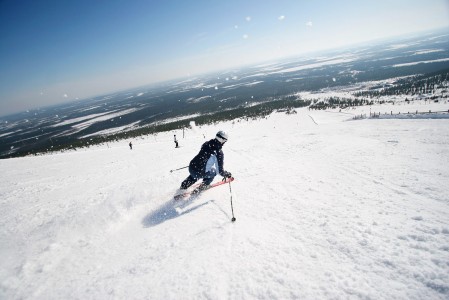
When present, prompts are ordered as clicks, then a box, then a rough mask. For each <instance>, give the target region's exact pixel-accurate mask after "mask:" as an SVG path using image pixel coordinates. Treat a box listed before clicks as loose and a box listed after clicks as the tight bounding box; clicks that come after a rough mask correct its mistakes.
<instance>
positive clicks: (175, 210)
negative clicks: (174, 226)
mask: <svg viewBox="0 0 449 300" xmlns="http://www.w3.org/2000/svg"><path fill="white" fill-rule="evenodd" d="M195 198H196V197H190V198H189V199H187V200H177V201H175V200H173V199H170V200H169V201H168V202H166V203H165V204H163V205H161V206H160V207H159V208H157V209H156V210H154V211H152V212H151V213H149V214H148V215H147V216H145V218H143V220H142V224H143V226H144V227H153V226H156V225H159V224H161V223H163V222H165V221H168V220H170V219H174V218H177V217H179V216H182V215H185V214H188V213H190V212H192V211H194V210H196V209H198V208H200V207H201V206H204V205H206V204H209V203H210V202H213V200H210V201H207V202H204V203H201V204H198V205H195V206H193V207H191V208H189V209H187V210H183V208H185V207H187V206H188V205H190V204H191V203H192V202H193V200H194V199H195Z"/></svg>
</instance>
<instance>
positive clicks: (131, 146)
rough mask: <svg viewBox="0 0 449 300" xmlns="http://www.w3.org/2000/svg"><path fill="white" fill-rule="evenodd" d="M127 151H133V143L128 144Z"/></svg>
mask: <svg viewBox="0 0 449 300" xmlns="http://www.w3.org/2000/svg"><path fill="white" fill-rule="evenodd" d="M129 149H131V150H133V143H132V142H129Z"/></svg>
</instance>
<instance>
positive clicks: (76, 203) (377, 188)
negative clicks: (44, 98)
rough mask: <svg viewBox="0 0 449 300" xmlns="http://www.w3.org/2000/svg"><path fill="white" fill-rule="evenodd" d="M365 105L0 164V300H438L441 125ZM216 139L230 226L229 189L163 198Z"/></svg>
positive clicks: (443, 230) (448, 190)
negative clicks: (223, 137) (221, 142)
mask: <svg viewBox="0 0 449 300" xmlns="http://www.w3.org/2000/svg"><path fill="white" fill-rule="evenodd" d="M447 106H448V105H447V104H446V107H445V108H444V109H445V110H447V109H448V107H447ZM368 109H369V108H367V107H364V108H363V107H362V108H358V109H356V110H351V111H345V112H343V113H339V112H338V111H331V112H324V111H308V110H307V109H301V110H298V114H296V115H286V114H280V113H278V114H273V115H271V116H270V117H269V118H268V119H264V120H258V121H248V122H235V123H232V122H228V123H224V124H220V125H217V126H207V127H202V128H194V129H193V130H188V131H186V132H185V134H186V137H185V138H184V139H183V138H182V132H181V131H179V132H171V133H167V134H159V135H158V136H156V137H154V136H151V137H145V138H142V139H136V140H134V141H133V144H134V147H133V148H134V149H133V150H130V149H129V147H128V142H129V141H122V142H120V143H116V144H110V145H109V148H108V147H106V146H98V147H92V148H90V149H88V150H81V151H77V152H71V153H63V154H55V155H47V156H39V157H26V158H16V159H8V160H0V170H1V174H2V180H1V181H0V199H1V200H0V224H1V227H0V257H1V260H0V298H1V299H22V298H23V299H298V298H300V299H346V298H353V299H358V298H362V299H448V297H449V186H448V182H449V120H447V119H446V120H438V119H437V120H435V119H432V120H382V119H380V120H359V121H347V120H348V119H350V118H351V117H352V115H351V114H356V113H361V112H362V110H365V111H366V110H368ZM373 109H374V108H373ZM375 109H376V111H378V110H379V109H384V110H385V111H387V112H389V111H390V107H376V108H375ZM219 129H223V130H226V131H228V132H229V134H230V140H229V142H228V143H227V144H226V145H225V147H224V153H225V168H226V169H227V170H229V171H231V172H232V173H233V175H234V176H235V178H236V180H235V181H234V182H233V183H232V193H233V203H234V212H235V217H236V218H237V221H236V222H235V223H232V222H231V221H230V220H231V217H232V215H231V207H230V191H229V186H228V185H224V186H220V187H217V188H215V189H212V190H209V191H206V192H205V193H204V194H202V195H201V196H200V197H198V198H196V199H194V200H193V201H190V202H187V203H184V204H183V205H181V207H177V208H175V204H174V202H173V201H172V196H173V194H174V192H175V190H176V189H177V188H178V187H179V184H180V182H181V181H182V180H183V179H184V178H185V177H186V176H187V175H188V173H187V171H186V170H185V169H184V170H180V171H177V172H173V173H170V172H169V170H171V169H175V168H179V167H183V166H185V165H187V164H188V162H189V161H190V159H191V158H192V157H193V156H194V155H195V154H196V153H197V152H198V150H199V148H200V146H201V144H202V143H203V142H204V141H205V139H204V137H203V134H204V135H205V136H206V139H209V138H212V137H213V136H214V134H215V132H216V131H218V130H219ZM173 134H177V137H178V139H179V140H180V145H181V146H182V147H181V148H179V149H175V148H174V143H173ZM217 180H218V178H217Z"/></svg>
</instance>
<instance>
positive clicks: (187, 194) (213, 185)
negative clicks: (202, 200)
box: [173, 177, 234, 200]
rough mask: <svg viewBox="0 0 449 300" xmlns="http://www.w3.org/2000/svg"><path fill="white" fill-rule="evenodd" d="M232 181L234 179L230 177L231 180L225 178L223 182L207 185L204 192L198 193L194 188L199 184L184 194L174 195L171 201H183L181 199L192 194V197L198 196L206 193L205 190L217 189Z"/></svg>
mask: <svg viewBox="0 0 449 300" xmlns="http://www.w3.org/2000/svg"><path fill="white" fill-rule="evenodd" d="M232 181H234V177H231V178H226V179H225V180H221V181H218V182H216V183H212V184H211V185H209V186H208V187H207V189H204V190H202V191H198V190H197V189H196V188H198V186H199V185H200V184H196V185H195V186H194V187H195V188H194V189H191V190H190V191H186V192H184V193H181V194H177V195H175V196H174V197H173V199H175V200H180V199H183V198H186V197H188V196H190V195H192V194H194V195H198V194H200V193H202V192H204V191H207V190H209V189H211V188H214V187H217V186H220V185H222V184H226V183H229V182H232ZM195 191H196V192H195Z"/></svg>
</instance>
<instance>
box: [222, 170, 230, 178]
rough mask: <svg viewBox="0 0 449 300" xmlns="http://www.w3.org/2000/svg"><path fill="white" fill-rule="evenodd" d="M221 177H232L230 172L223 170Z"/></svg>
mask: <svg viewBox="0 0 449 300" xmlns="http://www.w3.org/2000/svg"><path fill="white" fill-rule="evenodd" d="M223 177H224V178H231V177H232V174H231V172H228V171H224V172H223Z"/></svg>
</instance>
